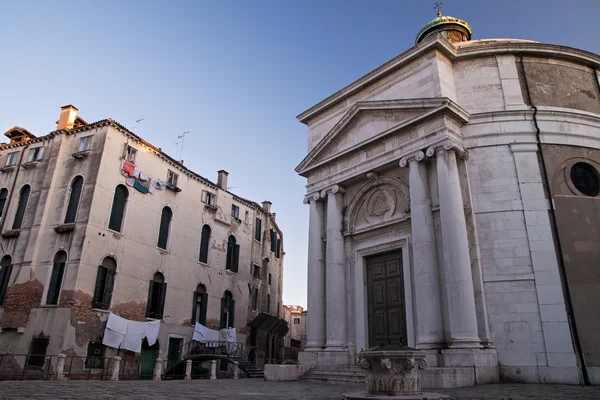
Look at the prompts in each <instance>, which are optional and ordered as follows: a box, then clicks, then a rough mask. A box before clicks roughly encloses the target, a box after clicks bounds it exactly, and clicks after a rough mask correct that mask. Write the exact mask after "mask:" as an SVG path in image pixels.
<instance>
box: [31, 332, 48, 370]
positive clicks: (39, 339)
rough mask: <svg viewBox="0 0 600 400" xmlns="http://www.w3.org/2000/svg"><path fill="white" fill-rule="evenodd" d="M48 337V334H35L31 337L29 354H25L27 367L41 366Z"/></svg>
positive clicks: (44, 360)
mask: <svg viewBox="0 0 600 400" xmlns="http://www.w3.org/2000/svg"><path fill="white" fill-rule="evenodd" d="M49 343H50V338H49V337H48V336H36V337H34V338H33V339H31V346H30V347H29V355H28V356H27V362H26V363H25V364H26V365H27V367H38V368H41V367H43V366H44V364H45V362H46V350H47V349H48V344H49Z"/></svg>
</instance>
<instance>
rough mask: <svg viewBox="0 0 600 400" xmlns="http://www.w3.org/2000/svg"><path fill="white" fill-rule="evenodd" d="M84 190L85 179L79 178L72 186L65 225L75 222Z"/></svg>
mask: <svg viewBox="0 0 600 400" xmlns="http://www.w3.org/2000/svg"><path fill="white" fill-rule="evenodd" d="M82 188H83V178H82V177H80V176H78V177H77V178H75V180H74V181H73V184H72V185H71V196H70V197H69V205H68V206H67V214H66V215H65V224H69V223H72V222H75V217H76V216H77V207H78V206H79V199H80V198H81V190H82Z"/></svg>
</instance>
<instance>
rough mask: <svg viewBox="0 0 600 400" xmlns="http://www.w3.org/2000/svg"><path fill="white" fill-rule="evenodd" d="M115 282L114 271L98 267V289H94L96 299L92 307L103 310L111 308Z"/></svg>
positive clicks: (93, 300)
mask: <svg viewBox="0 0 600 400" xmlns="http://www.w3.org/2000/svg"><path fill="white" fill-rule="evenodd" d="M114 282H115V271H114V269H109V268H106V267H104V266H102V265H100V266H99V267H98V273H97V274H96V287H95V289H94V298H93V299H92V307H93V308H99V309H101V310H108V309H109V308H110V300H111V298H112V292H113V287H114Z"/></svg>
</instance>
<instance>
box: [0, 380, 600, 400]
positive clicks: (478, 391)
mask: <svg viewBox="0 0 600 400" xmlns="http://www.w3.org/2000/svg"><path fill="white" fill-rule="evenodd" d="M363 388H364V386H363V385H353V384H333V383H321V382H310V381H298V382H265V381H263V380H260V379H240V380H216V381H210V380H194V381H121V382H111V381H104V382H102V381H67V382H57V381H12V382H7V381H5V382H0V399H12V400H19V399H56V400H63V399H86V400H88V399H90V400H91V399H140V400H141V399H152V400H156V399H186V400H187V399H215V400H225V399H226V400H237V399H242V400H255V399H256V400H265V399H324V400H330V399H331V400H333V399H336V400H341V398H342V394H343V393H349V392H357V391H361V390H362V389H363ZM437 392H438V393H444V394H447V395H449V396H450V398H451V399H455V400H475V399H492V400H499V399H503V400H504V399H506V400H508V399H511V400H524V399H561V400H562V399H567V400H569V399H581V400H592V399H594V400H597V399H600V387H598V386H596V387H582V386H564V385H533V384H530V385H528V384H500V385H481V386H476V387H471V388H460V389H443V390H437Z"/></svg>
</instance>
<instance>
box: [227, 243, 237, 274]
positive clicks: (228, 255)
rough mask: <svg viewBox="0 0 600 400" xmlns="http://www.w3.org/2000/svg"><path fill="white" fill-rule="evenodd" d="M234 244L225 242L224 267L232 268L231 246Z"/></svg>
mask: <svg viewBox="0 0 600 400" xmlns="http://www.w3.org/2000/svg"><path fill="white" fill-rule="evenodd" d="M234 246H235V245H232V244H231V243H227V259H226V260H225V269H229V270H230V269H232V267H233V248H234Z"/></svg>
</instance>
